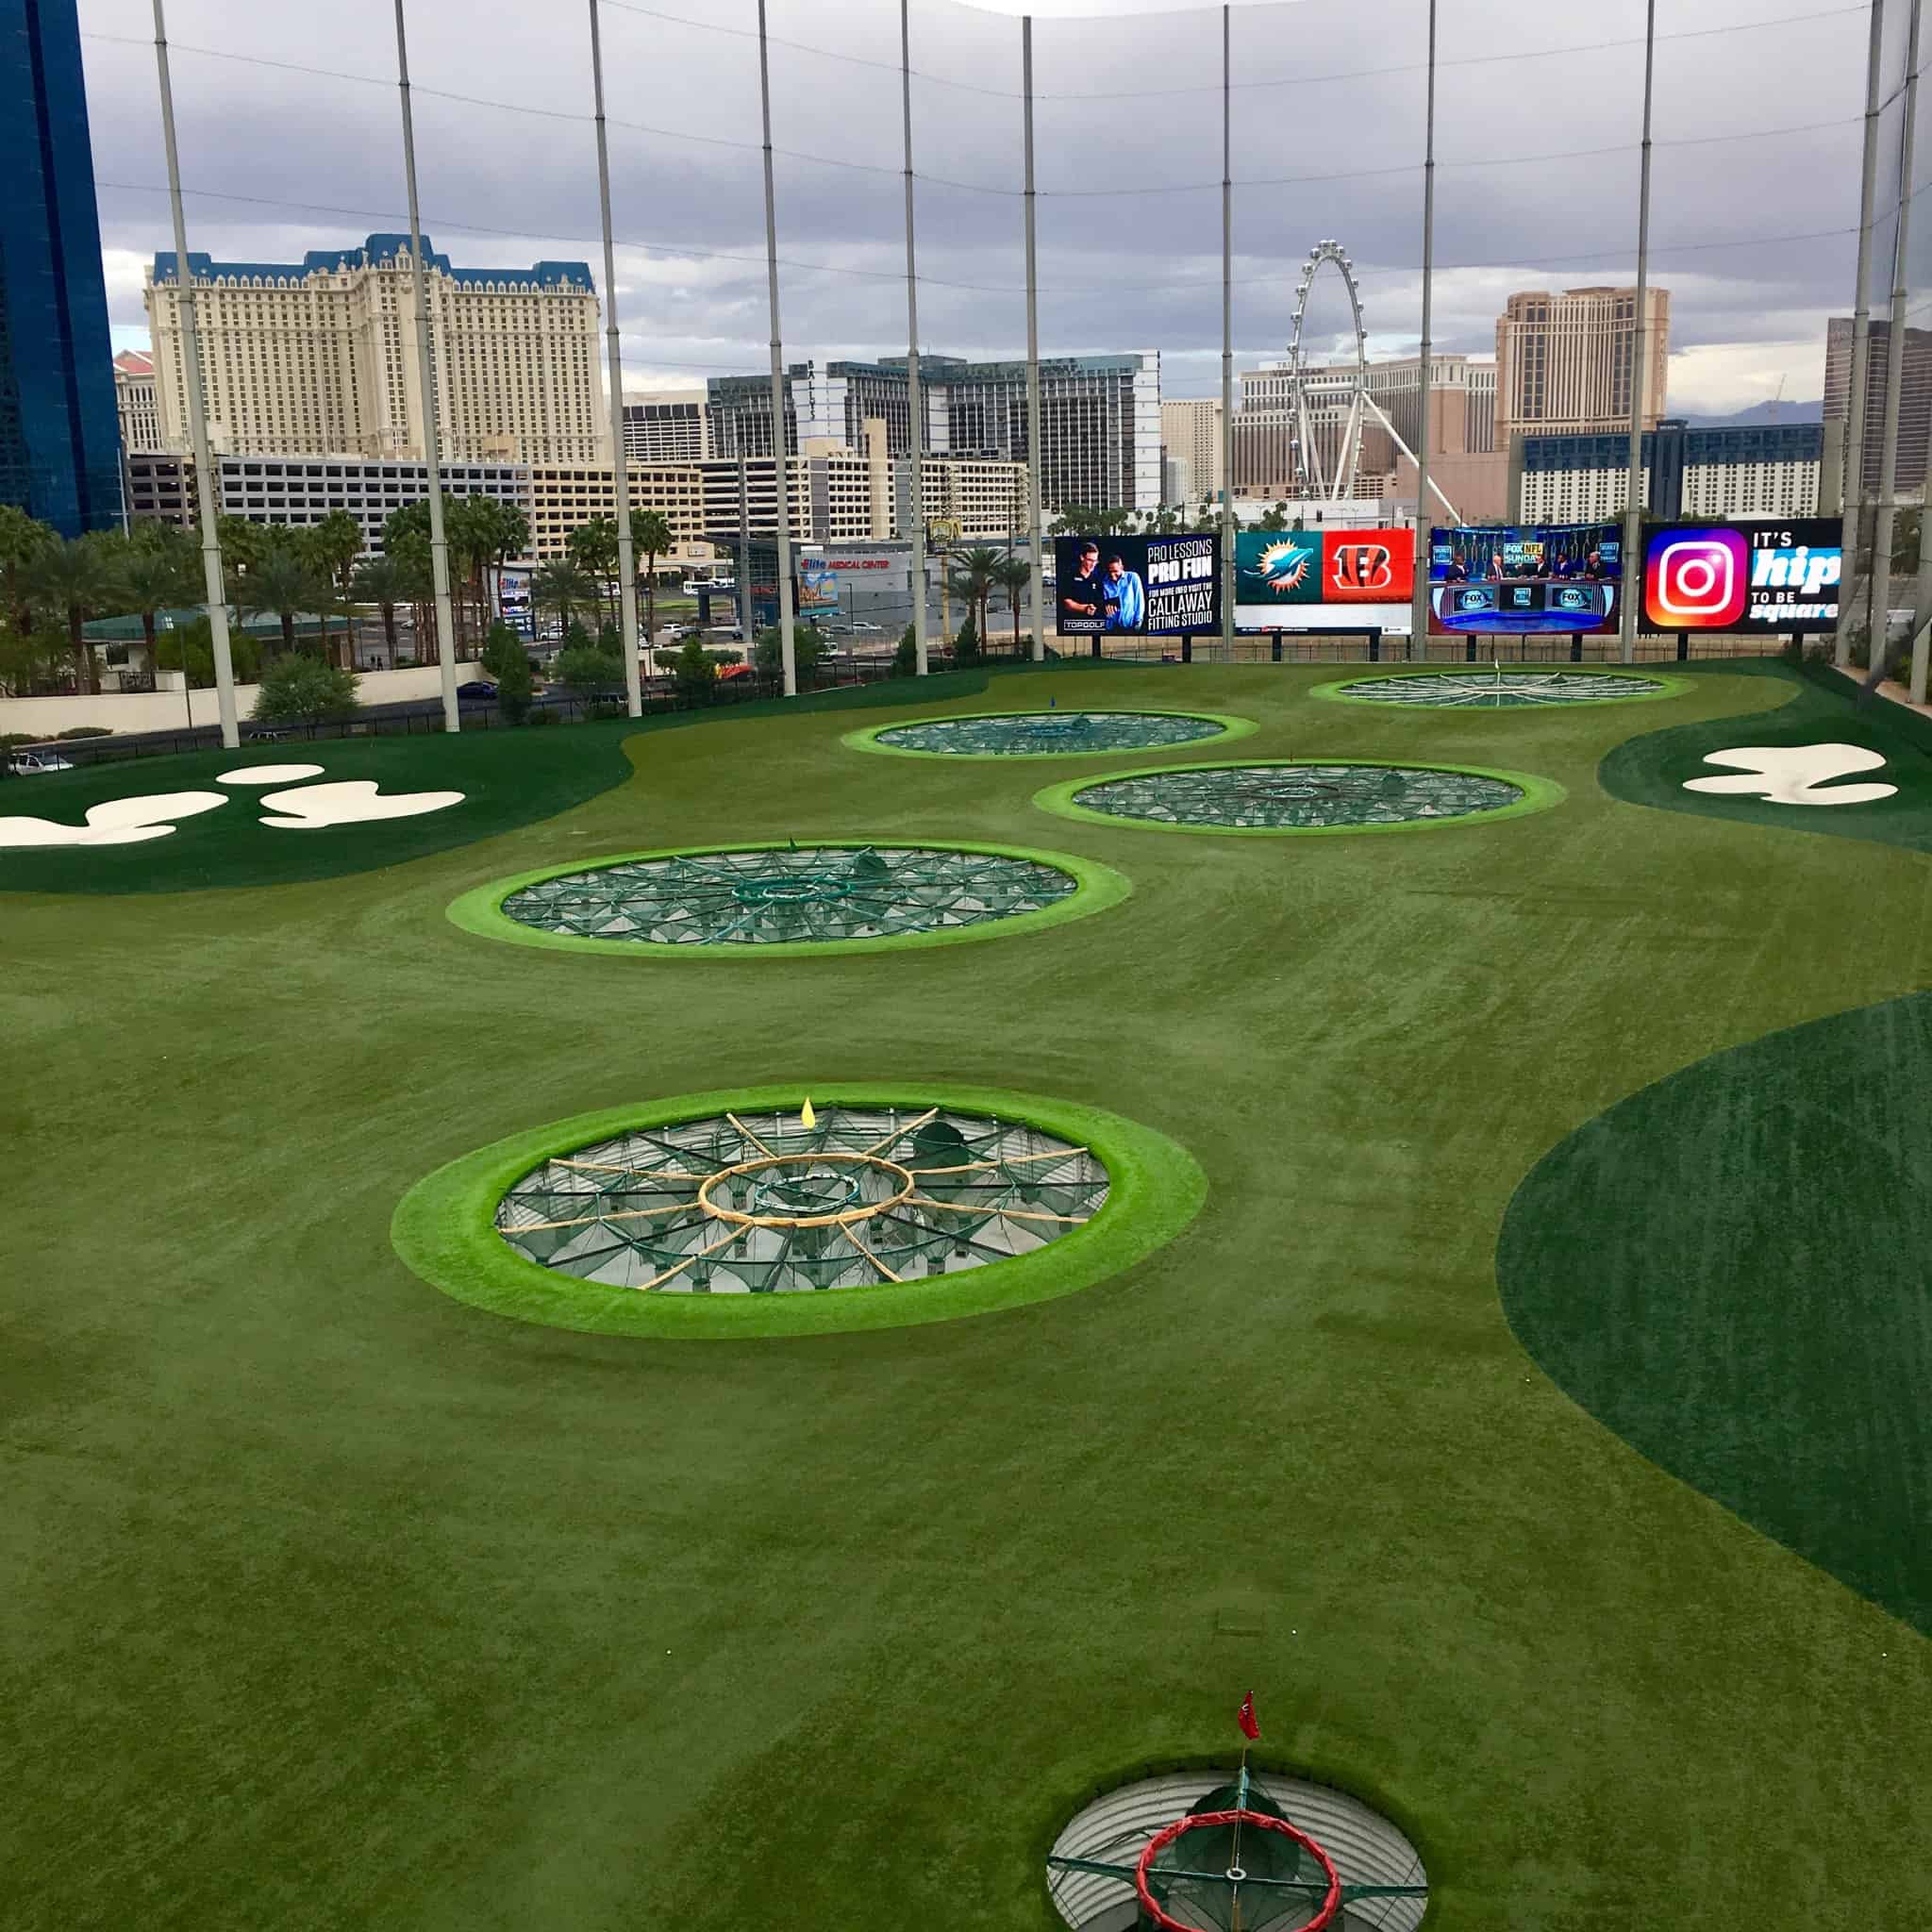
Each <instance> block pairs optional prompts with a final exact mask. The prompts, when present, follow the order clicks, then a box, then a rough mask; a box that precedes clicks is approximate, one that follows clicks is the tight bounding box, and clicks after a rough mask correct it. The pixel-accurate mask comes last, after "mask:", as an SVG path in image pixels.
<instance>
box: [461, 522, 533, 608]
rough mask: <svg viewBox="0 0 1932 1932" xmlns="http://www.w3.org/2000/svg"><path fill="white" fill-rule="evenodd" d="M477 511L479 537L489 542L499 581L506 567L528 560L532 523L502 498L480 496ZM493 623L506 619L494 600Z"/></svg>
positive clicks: (491, 558)
mask: <svg viewBox="0 0 1932 1932" xmlns="http://www.w3.org/2000/svg"><path fill="white" fill-rule="evenodd" d="M474 501H475V505H476V508H475V512H474V519H475V524H476V527H477V534H478V536H479V537H482V538H486V539H487V540H488V544H489V561H491V562H492V563H493V564H494V565H495V566H496V571H497V575H498V577H499V578H500V577H501V576H502V574H503V569H504V566H505V564H507V563H508V561H509V559H510V558H512V557H525V556H527V555H528V554H529V549H530V520H529V518H528V517H526V516H525V514H524V513H523V511H522V510H520V509H519V508H517V507H516V505H515V504H513V503H506V502H504V500H503V499H502V498H501V497H500V496H479V497H476V498H475V499H474ZM490 615H491V619H492V620H494V619H496V618H498V617H501V616H502V615H503V609H502V607H501V605H500V604H498V603H497V602H496V601H495V600H494V599H492V600H491V606H490Z"/></svg>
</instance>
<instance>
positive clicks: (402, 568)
mask: <svg viewBox="0 0 1932 1932" xmlns="http://www.w3.org/2000/svg"><path fill="white" fill-rule="evenodd" d="M424 588H425V587H424V582H423V574H422V572H421V571H420V570H418V569H417V568H416V567H415V564H414V561H413V559H412V558H410V557H409V556H408V552H407V550H405V551H404V552H402V553H400V554H397V555H394V556H383V557H372V558H367V559H366V560H365V561H364V562H362V563H361V564H359V565H358V567H357V570H356V575H354V576H353V577H351V578H350V580H349V591H350V594H351V595H353V596H356V597H359V598H360V599H361V600H362V602H363V603H365V604H374V605H375V608H377V609H378V610H380V611H381V612H382V634H383V637H384V638H385V639H386V640H387V641H388V642H389V662H390V669H391V671H393V670H394V669H395V662H396V606H397V605H399V604H413V603H415V602H417V601H418V599H420V598H421V597H422V595H423V594H424Z"/></svg>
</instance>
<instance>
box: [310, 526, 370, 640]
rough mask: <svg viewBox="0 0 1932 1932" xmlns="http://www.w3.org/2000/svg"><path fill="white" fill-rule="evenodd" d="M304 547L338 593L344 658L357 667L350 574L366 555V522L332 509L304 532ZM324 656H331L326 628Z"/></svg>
mask: <svg viewBox="0 0 1932 1932" xmlns="http://www.w3.org/2000/svg"><path fill="white" fill-rule="evenodd" d="M302 548H303V551H304V553H305V554H306V556H307V558H308V563H309V565H310V567H311V568H312V569H313V570H314V572H315V574H316V575H317V576H318V577H320V578H321V579H322V580H323V581H324V582H325V583H326V584H328V585H329V586H330V587H331V588H332V589H333V590H334V591H336V592H337V593H338V594H337V598H336V604H335V608H336V609H338V610H341V612H342V613H343V617H342V643H343V661H344V662H345V663H347V664H349V665H350V667H351V668H353V665H354V659H355V656H356V651H355V641H354V640H353V639H352V638H351V637H350V636H349V617H348V614H347V613H348V608H349V577H350V575H351V573H352V572H353V571H354V570H355V568H356V559H357V558H358V557H360V556H361V555H362V525H360V524H359V523H358V521H357V520H356V519H355V518H354V517H352V516H351V515H350V514H349V512H348V511H347V510H345V509H332V510H330V511H329V513H328V514H327V515H326V516H325V517H323V518H322V519H321V520H320V521H319V522H316V523H313V524H310V525H309V526H308V529H306V530H305V531H304V532H303V533H302ZM323 655H324V656H325V657H326V656H327V655H328V642H327V630H326V626H325V627H324V641H323Z"/></svg>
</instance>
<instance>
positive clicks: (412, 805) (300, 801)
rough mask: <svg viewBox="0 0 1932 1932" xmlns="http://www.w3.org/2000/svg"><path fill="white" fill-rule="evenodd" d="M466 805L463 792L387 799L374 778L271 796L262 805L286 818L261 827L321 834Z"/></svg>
mask: <svg viewBox="0 0 1932 1932" xmlns="http://www.w3.org/2000/svg"><path fill="white" fill-rule="evenodd" d="M462 801H463V794H462V793H461V792H460V791H392V792H390V793H389V794H388V795H387V796H385V795H384V794H383V793H382V792H381V791H379V790H378V788H377V786H376V783H375V780H374V779H373V778H346V779H342V780H341V781H340V782H338V783H337V784H334V785H305V786H303V787H302V788H301V790H300V791H271V792H269V793H268V794H267V795H266V796H265V797H264V798H263V799H262V801H261V802H262V804H263V805H265V806H267V807H268V808H270V809H271V810H272V811H277V812H281V813H284V814H285V816H284V817H281V818H268V817H264V818H263V819H262V821H261V823H262V824H265V825H274V826H275V827H276V828H277V829H278V830H282V831H318V830H320V829H322V828H323V827H324V826H327V825H359V824H366V823H367V822H368V821H370V820H372V819H413V818H419V817H420V816H421V815H422V814H423V813H424V812H426V811H444V810H446V809H447V808H449V807H450V806H453V805H460V804H461V803H462Z"/></svg>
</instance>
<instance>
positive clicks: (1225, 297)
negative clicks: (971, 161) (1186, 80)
mask: <svg viewBox="0 0 1932 1932" xmlns="http://www.w3.org/2000/svg"><path fill="white" fill-rule="evenodd" d="M1233 12H1234V9H1233V8H1231V7H1225V6H1224V7H1223V8H1222V9H1221V437H1222V443H1221V457H1222V463H1221V646H1222V656H1223V657H1224V658H1225V659H1226V661H1227V662H1228V663H1230V664H1232V663H1233V662H1234V576H1235V570H1234V497H1233V495H1232V494H1231V487H1232V485H1233V482H1234V460H1233V457H1234V129H1233V122H1232V112H1233V108H1232V103H1233V98H1234V89H1233V72H1234V71H1233V64H1232V63H1233V45H1234V40H1233V36H1234V29H1233V26H1232V24H1231V23H1232V16H1233Z"/></svg>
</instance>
